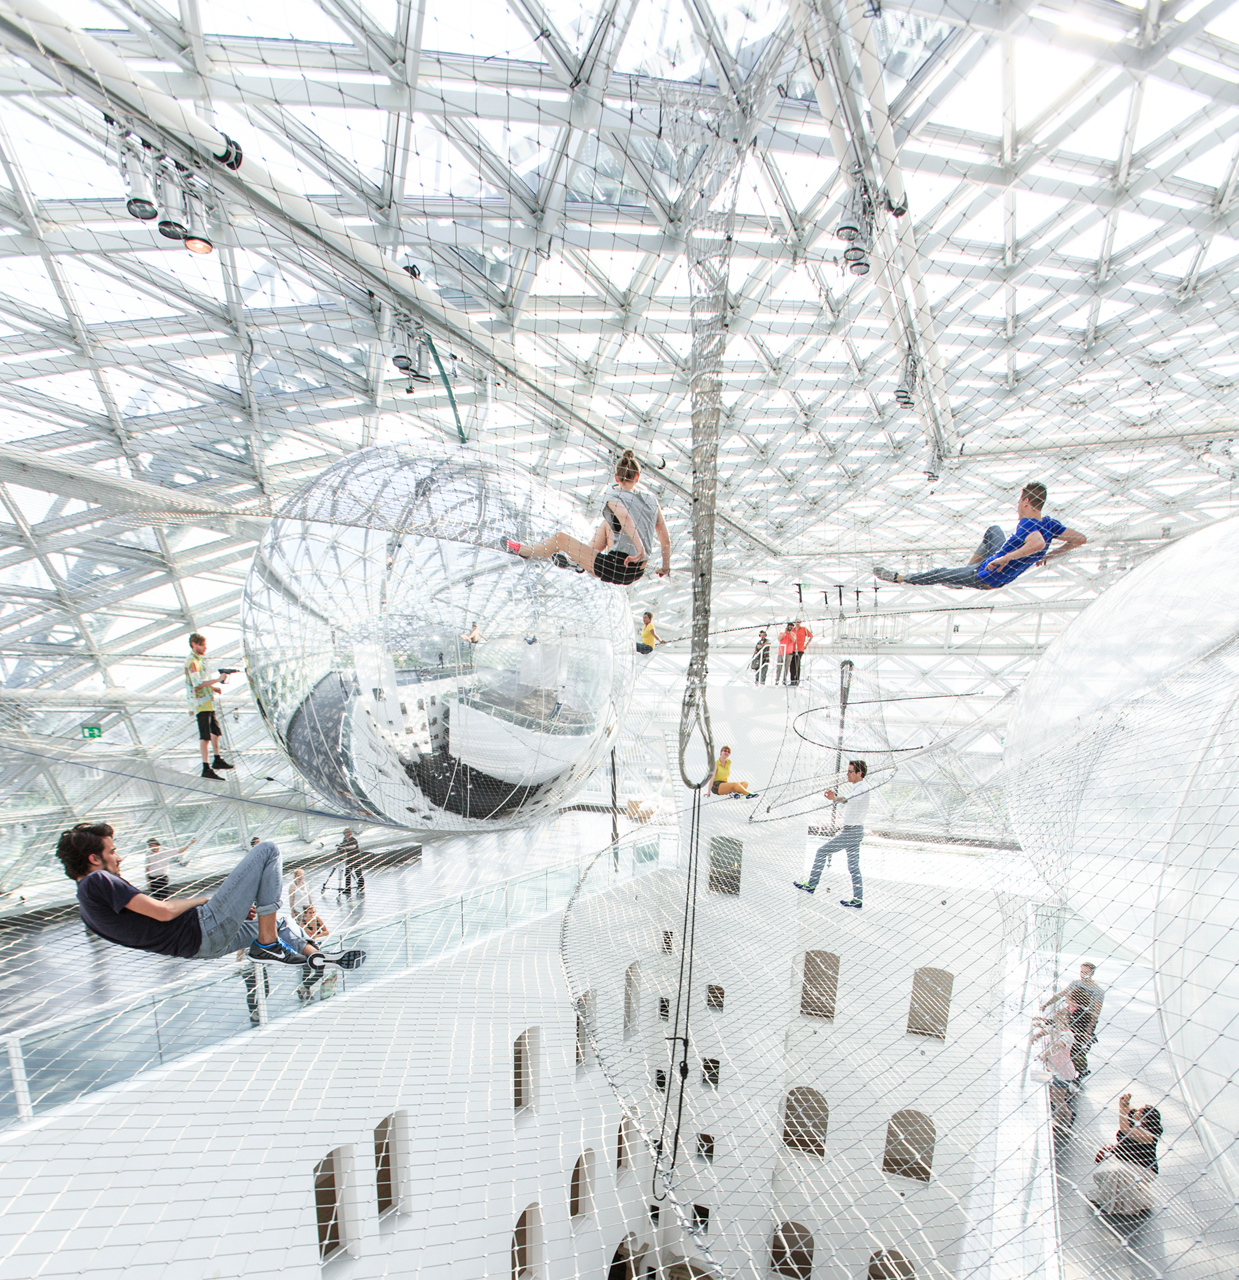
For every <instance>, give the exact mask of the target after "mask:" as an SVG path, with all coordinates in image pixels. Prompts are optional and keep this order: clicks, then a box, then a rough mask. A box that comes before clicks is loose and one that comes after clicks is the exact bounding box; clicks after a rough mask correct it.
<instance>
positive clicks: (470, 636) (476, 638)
mask: <svg viewBox="0 0 1239 1280" xmlns="http://www.w3.org/2000/svg"><path fill="white" fill-rule="evenodd" d="M460 638H461V639H462V640H467V641H468V642H469V643H470V644H481V643H482V641H483V640H485V639H486V637H485V636H484V635H483V634H482V633H481V632H480V631H479V630H478V624H477V623H476V622H475V623H474V624H473V630H472V631H462V632H461V633H460Z"/></svg>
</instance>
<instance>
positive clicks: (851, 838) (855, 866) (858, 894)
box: [805, 827, 865, 901]
mask: <svg viewBox="0 0 1239 1280" xmlns="http://www.w3.org/2000/svg"><path fill="white" fill-rule="evenodd" d="M864 838H865V828H864V827H843V828H842V829H841V830H840V831H838V832H837V833H836V834H835V835H833V836H831V837H830V839H829V840H827V841H826V843H825V844H824V845H822V846H821V848H820V849H818V851H817V856H816V857H815V858H814V859H813V870H812V871H811V872H809V878H808V880H807V881H806V882H805V883H806V884H807V885H808V886H809V888H810V889H816V888H817V882H818V881H819V880H820V879H821V878H822V871H823V869H824V868H826V867H828V866H830V855H831V854H832V853H834V852H835V851H836V850H838V849H846V850H847V851H848V871H849V872H850V873H851V876H852V897H853V898H855V899H857V900H858V901H859V900H860V899H861V898H862V897H863V896H864V893H865V886H864V884H863V882H862V881H861V878H860V842H861V841H862V840H863V839H864Z"/></svg>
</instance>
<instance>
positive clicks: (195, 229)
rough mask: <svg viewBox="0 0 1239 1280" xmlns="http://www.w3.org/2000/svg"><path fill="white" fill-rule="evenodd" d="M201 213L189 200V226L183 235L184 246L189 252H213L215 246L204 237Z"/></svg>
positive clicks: (204, 253) (203, 253)
mask: <svg viewBox="0 0 1239 1280" xmlns="http://www.w3.org/2000/svg"><path fill="white" fill-rule="evenodd" d="M202 221H203V218H202V214H201V212H200V211H199V210H198V209H197V207H196V206H195V205H194V202H193V201H192V200H191V201H190V202H189V227H188V229H187V232H186V235H185V248H186V249H188V250H189V252H190V253H197V254H202V255H204V256H205V255H206V254H208V253H214V252H215V246H214V245H213V244H212V243H211V242H210V241H209V240H208V239H207V238H206V235H205V234H204V233H203V230H202Z"/></svg>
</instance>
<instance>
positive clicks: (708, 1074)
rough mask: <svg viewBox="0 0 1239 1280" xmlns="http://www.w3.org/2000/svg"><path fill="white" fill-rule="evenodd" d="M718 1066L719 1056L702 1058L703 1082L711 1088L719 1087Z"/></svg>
mask: <svg viewBox="0 0 1239 1280" xmlns="http://www.w3.org/2000/svg"><path fill="white" fill-rule="evenodd" d="M718 1067H719V1060H718V1059H717V1058H702V1060H701V1083H702V1084H704V1085H707V1086H708V1087H709V1088H711V1089H717V1088H718V1074H719V1073H718Z"/></svg>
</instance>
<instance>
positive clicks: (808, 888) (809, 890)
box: [792, 880, 814, 893]
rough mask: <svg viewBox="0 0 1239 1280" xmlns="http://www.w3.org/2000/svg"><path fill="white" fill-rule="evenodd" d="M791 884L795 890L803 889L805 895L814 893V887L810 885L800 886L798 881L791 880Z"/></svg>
mask: <svg viewBox="0 0 1239 1280" xmlns="http://www.w3.org/2000/svg"><path fill="white" fill-rule="evenodd" d="M792 884H794V885H795V886H796V888H797V889H803V890H804V892H805V893H813V892H814V886H813V885H811V884H802V883H801V882H800V881H799V880H793V881H792Z"/></svg>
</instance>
